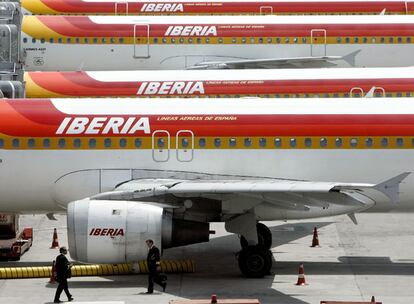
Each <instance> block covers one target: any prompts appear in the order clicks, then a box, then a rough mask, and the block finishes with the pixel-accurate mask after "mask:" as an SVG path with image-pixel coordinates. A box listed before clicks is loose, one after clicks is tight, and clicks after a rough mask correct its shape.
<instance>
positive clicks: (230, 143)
mask: <svg viewBox="0 0 414 304" xmlns="http://www.w3.org/2000/svg"><path fill="white" fill-rule="evenodd" d="M236 144H237V141H236V139H235V138H230V139H229V146H230V147H232V148H233V147H235V146H236Z"/></svg>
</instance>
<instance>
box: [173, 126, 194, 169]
mask: <svg viewBox="0 0 414 304" xmlns="http://www.w3.org/2000/svg"><path fill="white" fill-rule="evenodd" d="M175 148H176V152H177V160H178V161H180V162H190V161H192V160H193V157H194V133H193V131H190V130H180V131H178V132H177V135H176V136H175Z"/></svg>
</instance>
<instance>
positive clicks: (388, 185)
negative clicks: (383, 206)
mask: <svg viewBox="0 0 414 304" xmlns="http://www.w3.org/2000/svg"><path fill="white" fill-rule="evenodd" d="M410 174H411V172H405V173H401V174H400V175H397V176H395V177H393V178H390V179H389V180H386V181H385V182H382V183H379V184H376V185H375V186H374V187H373V188H374V189H376V190H378V191H380V192H382V193H383V194H385V195H386V196H387V197H388V198H389V199H390V200H391V202H392V203H394V204H395V203H398V202H399V201H400V193H399V190H400V183H401V182H402V181H403V180H404V179H405V178H406V177H407V176H408V175H410Z"/></svg>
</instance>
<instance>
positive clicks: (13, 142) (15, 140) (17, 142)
mask: <svg viewBox="0 0 414 304" xmlns="http://www.w3.org/2000/svg"><path fill="white" fill-rule="evenodd" d="M12 146H13V148H18V147H20V140H18V139H17V138H14V139H13V140H12Z"/></svg>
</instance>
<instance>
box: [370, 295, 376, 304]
mask: <svg viewBox="0 0 414 304" xmlns="http://www.w3.org/2000/svg"><path fill="white" fill-rule="evenodd" d="M376 303H377V301H375V297H374V296H372V297H371V304H376Z"/></svg>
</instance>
